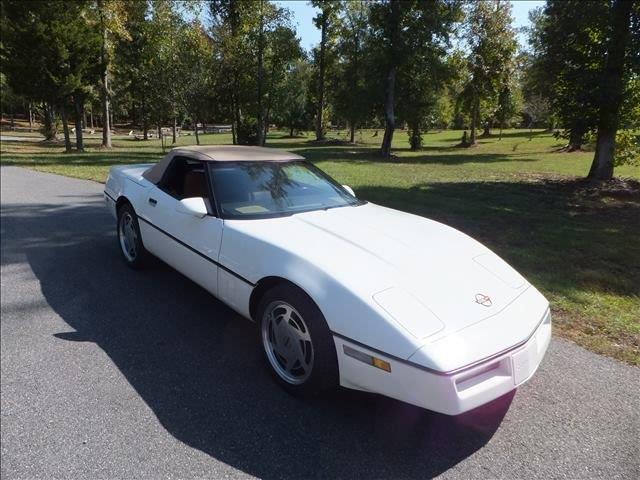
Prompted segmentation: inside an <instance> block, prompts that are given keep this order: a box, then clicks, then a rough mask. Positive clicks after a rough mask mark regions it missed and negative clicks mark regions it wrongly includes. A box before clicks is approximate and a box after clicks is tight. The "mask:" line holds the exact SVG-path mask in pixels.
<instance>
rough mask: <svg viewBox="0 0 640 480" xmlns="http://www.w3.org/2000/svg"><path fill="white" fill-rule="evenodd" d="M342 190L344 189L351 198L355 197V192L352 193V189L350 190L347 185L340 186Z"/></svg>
mask: <svg viewBox="0 0 640 480" xmlns="http://www.w3.org/2000/svg"><path fill="white" fill-rule="evenodd" d="M342 188H344V189H345V190H346V191H347V192H349V193H350V194H351V196H352V197H355V196H356V192H354V191H353V188H351V187H350V186H349V185H342Z"/></svg>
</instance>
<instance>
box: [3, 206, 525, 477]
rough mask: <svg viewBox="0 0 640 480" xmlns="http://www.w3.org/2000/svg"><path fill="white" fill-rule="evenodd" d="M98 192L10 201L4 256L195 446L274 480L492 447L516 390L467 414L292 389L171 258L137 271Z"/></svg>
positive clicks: (434, 462)
mask: <svg viewBox="0 0 640 480" xmlns="http://www.w3.org/2000/svg"><path fill="white" fill-rule="evenodd" d="M90 200H91V201H85V203H84V204H83V203H77V204H76V205H75V206H69V205H67V206H59V205H49V204H35V205H3V209H2V215H3V222H2V228H3V255H2V263H3V265H6V264H10V263H18V262H24V261H25V260H24V259H25V257H26V259H27V261H28V263H29V266H30V268H31V269H32V270H33V272H34V274H35V275H36V277H37V278H38V281H39V282H40V287H41V289H42V293H43V295H44V297H45V298H46V301H47V303H48V305H49V306H50V307H51V308H52V309H53V310H54V311H55V312H56V313H57V314H58V315H59V316H60V317H61V318H62V319H63V320H64V321H65V322H66V323H67V324H68V325H69V331H62V332H59V333H57V334H56V335H55V336H56V339H57V341H60V342H67V341H73V342H94V343H96V345H98V346H99V347H100V348H101V349H103V350H104V352H105V353H106V354H107V355H108V356H109V357H110V358H111V360H112V361H113V363H114V365H115V366H116V367H117V368H118V369H119V370H120V371H121V372H122V374H123V375H124V377H125V378H126V379H127V381H128V382H129V383H130V384H131V386H132V387H133V388H134V389H135V390H136V392H137V394H138V395H139V396H140V398H141V399H142V400H143V401H144V402H146V404H147V405H148V406H149V407H150V408H151V410H152V411H153V413H154V415H155V416H156V417H157V418H158V421H159V422H160V423H161V424H162V426H163V427H164V428H165V429H166V430H167V432H169V433H170V434H171V435H173V436H174V437H175V438H176V439H178V440H179V441H181V442H184V443H185V444H186V445H188V446H190V447H192V448H195V449H198V450H200V451H202V452H204V453H206V454H208V455H210V456H212V457H214V458H216V459H218V460H219V461H221V462H224V463H226V464H228V465H231V466H233V467H234V468H236V469H239V470H242V471H244V472H246V473H248V474H250V475H254V476H257V477H260V478H267V479H275V478H292V479H299V478H362V477H372V478H431V477H434V476H437V475H439V474H441V473H443V472H445V471H447V470H448V469H449V468H451V467H453V466H454V465H456V464H457V463H459V462H460V461H462V460H464V459H465V458H467V457H468V456H470V455H472V454H473V453H474V452H476V451H477V450H478V449H480V448H481V447H482V446H484V445H485V444H486V443H487V442H488V441H489V440H490V439H491V437H492V436H493V434H494V433H495V431H496V430H497V429H498V427H499V426H500V424H501V422H502V419H503V417H504V415H505V414H506V412H507V411H508V409H509V406H510V403H511V400H512V398H513V393H511V394H509V395H507V396H505V397H502V398H500V399H498V400H496V401H494V402H492V403H490V404H488V405H485V406H484V407H481V408H480V409H477V410H474V411H472V412H469V413H468V414H465V415H462V416H459V417H446V416H443V415H438V414H435V413H430V412H427V411H425V410H422V409H419V408H416V407H412V406H410V405H406V404H403V403H400V402H396V401H393V400H390V399H386V398H383V397H379V396H375V395H370V394H364V393H358V392H348V391H339V392H336V393H335V394H333V395H330V396H327V397H324V398H319V399H314V400H301V399H296V398H293V397H291V396H288V395H287V394H286V393H284V392H283V391H282V390H281V389H279V388H278V387H277V386H276V385H275V383H274V382H273V381H272V379H271V378H270V376H269V374H268V372H267V371H266V369H265V368H264V367H263V359H262V354H261V347H260V344H259V340H258V335H257V332H256V329H255V327H254V326H253V325H252V324H250V323H249V322H247V321H245V320H243V319H241V318H239V317H238V315H237V314H235V313H234V312H232V311H231V310H230V309H229V308H227V307H225V306H224V305H223V304H222V303H220V302H218V301H216V300H215V299H214V298H213V297H212V296H210V295H209V294H207V293H206V292H205V291H204V290H202V289H200V288H199V287H197V286H196V285H194V284H193V283H192V282H190V281H189V280H187V279H186V278H185V277H183V276H181V275H180V274H178V273H177V272H175V271H174V270H172V269H170V268H168V267H166V266H164V265H162V264H159V265H156V266H155V267H153V268H151V269H150V270H147V271H142V272H133V271H131V270H130V269H128V268H127V267H126V266H125V265H124V264H123V262H121V261H120V259H119V258H118V257H119V252H118V247H117V244H116V243H117V242H116V239H115V236H114V233H113V230H114V222H113V219H112V218H111V217H110V216H109V215H108V214H107V213H106V212H105V210H104V208H103V207H102V201H101V198H100V196H99V195H96V196H95V198H93V199H90ZM34 308H41V305H40V304H38V305H37V306H36V307H34ZM78 401H82V398H79V399H78ZM93 420H94V419H87V421H93Z"/></svg>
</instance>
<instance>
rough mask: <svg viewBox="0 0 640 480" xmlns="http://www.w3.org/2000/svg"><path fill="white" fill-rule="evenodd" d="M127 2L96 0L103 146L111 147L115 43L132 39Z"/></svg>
mask: <svg viewBox="0 0 640 480" xmlns="http://www.w3.org/2000/svg"><path fill="white" fill-rule="evenodd" d="M125 19H126V3H125V2H124V1H123V0H96V4H95V21H96V24H97V27H98V29H99V32H100V37H101V38H100V63H99V65H100V87H101V90H100V93H101V100H102V147H103V148H111V118H110V96H111V92H110V89H109V76H110V73H111V72H110V70H111V60H112V56H113V48H114V43H115V41H116V40H117V39H118V38H125V39H130V36H129V33H128V32H127V31H126V29H125Z"/></svg>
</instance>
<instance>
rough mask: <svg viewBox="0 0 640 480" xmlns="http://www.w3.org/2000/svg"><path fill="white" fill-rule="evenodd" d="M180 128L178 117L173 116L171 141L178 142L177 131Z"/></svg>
mask: <svg viewBox="0 0 640 480" xmlns="http://www.w3.org/2000/svg"><path fill="white" fill-rule="evenodd" d="M177 129H178V119H177V118H176V117H173V125H172V126H171V143H172V144H173V143H176V138H177V136H176V131H177Z"/></svg>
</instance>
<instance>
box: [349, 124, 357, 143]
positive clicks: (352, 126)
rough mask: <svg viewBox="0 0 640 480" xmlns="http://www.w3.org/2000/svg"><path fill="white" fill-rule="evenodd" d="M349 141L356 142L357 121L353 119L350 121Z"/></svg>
mask: <svg viewBox="0 0 640 480" xmlns="http://www.w3.org/2000/svg"><path fill="white" fill-rule="evenodd" d="M349 141H350V142H351V143H355V141H356V122H354V121H353V120H351V121H350V122H349Z"/></svg>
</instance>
